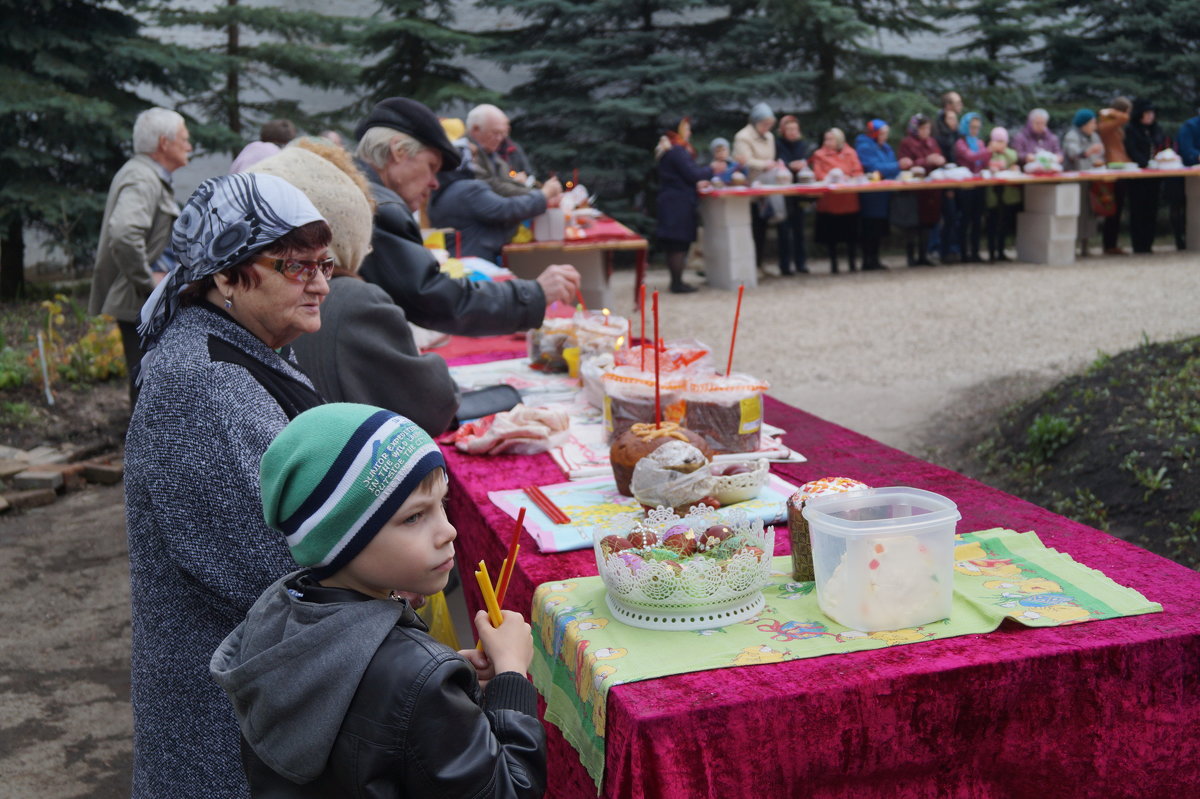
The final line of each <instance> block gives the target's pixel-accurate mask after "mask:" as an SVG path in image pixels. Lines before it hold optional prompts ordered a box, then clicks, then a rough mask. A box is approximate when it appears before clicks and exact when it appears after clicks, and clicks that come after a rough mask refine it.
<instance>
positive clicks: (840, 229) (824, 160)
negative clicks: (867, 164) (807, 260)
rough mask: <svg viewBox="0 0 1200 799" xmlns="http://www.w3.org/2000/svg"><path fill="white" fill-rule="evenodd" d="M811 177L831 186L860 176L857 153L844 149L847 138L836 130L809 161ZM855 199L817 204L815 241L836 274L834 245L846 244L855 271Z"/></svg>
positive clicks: (837, 197)
mask: <svg viewBox="0 0 1200 799" xmlns="http://www.w3.org/2000/svg"><path fill="white" fill-rule="evenodd" d="M810 165H811V166H812V171H813V177H815V178H816V179H817V180H826V179H829V180H830V181H831V182H835V181H837V180H840V179H843V178H852V177H858V176H859V175H861V174H862V173H863V168H862V164H860V163H859V161H858V153H856V152H854V148H853V147H847V146H846V134H845V133H842V131H841V130H840V129H838V128H830V129H829V130H827V131H826V132H825V139H824V143H823V144H822V145H821V148H820V149H819V150H817V151H816V152H815V153H813V154H812V158H811V160H810ZM858 208H859V206H858V195H857V194H855V193H852V192H846V193H844V194H843V193H831V194H823V195H821V199H819V200H817V222H816V235H815V236H814V238H815V240H816V241H817V242H818V243H821V244H824V245H825V246H826V247H827V248H828V249H829V271H831V272H835V273H836V272H837V271H838V263H837V245H838V243H839V242H845V243H846V258H847V260H849V262H850V271H851V272H854V271H856V270H857V269H858V265H857V264H856V263H855V259H856V257H857V252H856V244H857V240H858Z"/></svg>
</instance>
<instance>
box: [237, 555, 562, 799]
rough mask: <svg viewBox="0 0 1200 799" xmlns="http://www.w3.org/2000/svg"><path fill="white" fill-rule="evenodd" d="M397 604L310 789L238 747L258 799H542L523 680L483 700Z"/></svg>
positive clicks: (294, 586)
mask: <svg viewBox="0 0 1200 799" xmlns="http://www.w3.org/2000/svg"><path fill="white" fill-rule="evenodd" d="M285 585H286V587H287V588H288V589H290V590H293V591H298V592H302V593H303V601H304V602H314V603H346V602H364V601H365V602H377V601H379V600H373V599H371V598H369V597H366V596H363V595H362V594H359V593H357V592H355V591H350V590H345V589H340V588H325V587H322V586H317V585H315V584H313V583H312V582H310V581H307V580H306V579H305V578H304V577H302V576H301V577H298V578H295V579H292V580H289V581H287V582H286V584H285ZM404 604H405V608H404V611H403V613H402V614H401V615H400V618H399V620H398V621H397V622H396V624H395V626H394V627H392V629H391V630H390V631H389V632H388V633H387V637H386V638H385V639H384V641H383V643H382V645H380V647H379V648H378V650H376V653H375V656H374V657H373V658H371V661H370V663H369V665H368V666H367V668H366V671H365V672H364V674H363V677H362V679H361V680H360V681H359V683H358V689H357V690H356V691H355V693H354V698H353V700H351V702H350V705H349V708H348V710H347V711H346V715H345V717H344V720H343V721H342V724H341V728H340V729H339V730H338V732H337V734H336V737H335V738H334V740H333V744H332V749H331V751H330V754H329V758H328V761H327V763H326V766H325V769H324V771H323V772H321V774H320V776H318V777H317V778H316V779H315V780H314V781H312V782H308V783H305V784H303V785H298V784H296V783H294V782H292V781H290V780H288V779H286V778H285V777H282V776H280V775H279V774H277V773H276V772H275V771H273V770H271V769H270V768H269V767H268V766H267V765H266V764H265V763H264V762H263V761H262V760H261V759H259V757H258V756H257V755H256V754H255V752H254V750H253V749H251V748H250V746H249V744H247V742H246V740H245V738H243V740H242V757H243V763H244V766H245V769H246V774H247V776H248V777H249V779H250V788H251V795H252V796H253V797H255V799H284V798H285V797H286V799H317V797H320V799H337V798H338V797H347V799H349V797H354V799H375V798H376V797H379V798H380V799H382V797H388V799H396V798H397V797H431V799H432V798H433V797H437V799H450V797H502V798H504V799H508V798H509V797H511V798H512V799H518V798H519V799H526V798H527V797H540V796H542V794H543V792H544V791H545V784H546V732H545V730H544V729H543V727H542V724H541V722H540V721H538V718H537V695H536V692H535V691H534V688H533V685H532V684H531V683H530V682H529V680H527V679H526V678H525V677H524V675H520V674H515V673H512V672H506V673H504V674H499V675H497V676H496V677H495V678H494V679H492V680H491V682H489V683H488V686H487V690H486V691H484V692H482V693H481V692H480V690H479V683H478V680H477V679H476V677H475V669H474V668H473V667H472V666H471V665H470V664H469V663H467V661H466V660H464V659H463V658H462V657H461V656H459V655H458V654H457V653H456V652H452V651H451V650H450V649H448V648H447V647H445V646H442V645H441V644H439V643H437V642H436V641H434V640H433V639H432V638H430V637H429V635H428V634H427V633H426V632H425V629H426V628H425V625H424V623H423V622H422V621H421V619H420V618H419V617H418V616H417V614H416V613H415V612H414V611H413V609H412V608H411V607H408V605H407V602H405V603H404ZM264 654H266V655H270V653H269V652H268V653H264ZM319 656H320V655H319V653H312V657H319ZM260 657H261V655H260ZM329 679H330V680H336V679H337V675H336V674H331V675H330V677H329ZM283 722H284V723H286V722H287V719H286V718H285V719H283ZM307 732H308V730H304V729H298V730H296V731H295V734H296V735H297V736H301V737H303V736H304V735H305V734H306V733H307Z"/></svg>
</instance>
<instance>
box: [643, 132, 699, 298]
mask: <svg viewBox="0 0 1200 799" xmlns="http://www.w3.org/2000/svg"><path fill="white" fill-rule="evenodd" d="M664 138H665V139H666V145H667V146H666V147H665V148H663V149H661V150H660V153H661V154H660V155H659V156H658V200H657V208H658V224H657V226H656V227H655V229H654V237H655V240H656V241H657V243H658V248H659V249H660V250H662V251H663V252H664V253H665V254H666V256H667V269H669V270H670V272H671V292H672V293H673V294H687V293H689V292H693V291H695V290H696V287H695V286H690V285H688V284H687V283H684V282H683V264H684V261H685V260H686V258H687V251H688V247H690V246H691V244H692V242H693V241H695V240H696V208H697V206H698V205H699V204H700V198H699V197H698V196H697V194H696V186H697V184H698V183H700V182H701V181H705V180H711V179H712V176H713V168H712V166H701V165H700V164H697V163H696V150H695V148H694V147H692V123H691V120H689V119H688V118H687V117H684V118H683V119H681V120H679V121H678V122H676V123H675V124H673V125H672V126H671V128H670V129H669V130H668V131H667V132H666V133H665V134H664Z"/></svg>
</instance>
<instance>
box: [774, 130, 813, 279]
mask: <svg viewBox="0 0 1200 799" xmlns="http://www.w3.org/2000/svg"><path fill="white" fill-rule="evenodd" d="M775 153H776V155H778V156H779V160H780V161H783V163H784V164H785V165H786V166H787V168H788V169H789V170H790V171H791V173H792V179H793V180H795V178H796V176H797V174H799V172H800V170H802V169H804V168H805V167H807V166H808V154H809V146H808V142H806V141H805V140H804V137H803V136H802V135H801V134H800V120H798V119H796V118H795V117H794V116H792V115H791V114H788V115H787V116H785V117H784V118H783V119H781V120H779V137H778V138H777V139H775ZM784 206H785V207H786V208H787V218H786V219H784V221H782V222H780V223H779V227H778V230H779V274H781V275H791V274H794V272H793V269H794V270H795V272H807V271H808V265H807V261H808V251H807V249H806V248H805V245H804V204H803V202H802V201H801V200H800V198H799V197H787V198H785V199H784Z"/></svg>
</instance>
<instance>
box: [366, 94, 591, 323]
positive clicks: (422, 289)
mask: <svg viewBox="0 0 1200 799" xmlns="http://www.w3.org/2000/svg"><path fill="white" fill-rule="evenodd" d="M355 137H356V138H357V139H358V150H357V153H356V155H357V156H358V162H359V167H360V168H361V169H362V170H363V173H364V174H366V176H367V179H368V180H370V181H371V191H372V193H373V194H374V197H375V202H376V204H377V209H376V211H375V229H374V232H373V235H372V237H371V247H372V250H371V253H370V254H369V255H367V257H366V258H365V259H364V260H363V263H362V268H361V269H360V270H359V274H360V275H362V277H363V278H365V279H366V280H368V281H370V282H371V283H375V284H376V285H378V286H379V287H381V288H382V289H383V290H384V291H386V292H387V293H388V294H389V295H390V296H391V298H392V299H393V300H394V301H395V303H396V304H397V305H399V306H400V307H401V308H403V309H404V313H405V314H406V315H407V317H408V319H409V321H411V322H413V323H415V324H418V325H420V326H422V327H427V328H430V329H431V330H437V331H440V332H443V333H451V334H456V335H467V336H496V335H503V334H506V333H515V332H517V331H519V330H527V329H529V328H535V327H539V326H541V324H542V318H543V317H544V316H545V312H546V306H548V305H550V304H551V303H553V302H555V301H558V302H564V303H568V304H569V303H572V302H574V300H575V294H576V291H577V290H578V288H579V273H578V272H577V271H576V270H575V267H573V266H569V265H566V264H554V265H553V266H549V267H547V268H546V270H545V271H544V272H542V274H540V275H538V277H537V279H536V280H509V281H504V282H491V281H479V282H472V281H469V280H466V279H458V280H455V279H453V278H451V277H449V276H447V275H446V274H445V273H443V272H442V271H441V270H440V269H439V267H438V262H437V259H435V258H434V257H433V253H432V252H430V251H429V250H428V249H426V248H425V246H424V244H423V243H422V240H421V230H420V226H419V225H418V224H417V221H416V219H415V217H414V214H415V213H416V211H417V210H418V209H419V208H420V207H421V206H422V205H423V204H424V203H425V201H426V200H428V199H429V195H430V193H431V192H432V191H433V190H434V189H436V188H437V186H438V181H437V174H438V172H439V171H442V170H447V169H453V168H455V167H457V166H458V165H459V164H460V163H461V160H462V159H461V156H460V155H459V153H458V151H457V150H456V149H455V148H454V146H453V145H451V144H450V140H449V139H447V138H446V134H445V131H444V130H443V129H442V125H441V123H440V122H439V121H438V118H437V117H436V116H434V114H433V112H432V111H430V110H429V109H428V108H426V107H425V106H424V105H422V104H421V103H419V102H417V101H415V100H409V99H407V98H404V97H392V98H389V99H387V100H384V101H383V102H381V103H379V104H378V105H376V106H375V108H373V109H372V110H371V113H370V114H368V115H367V117H366V119H364V120H363V121H362V122H360V123H359V125H358V128H357V130H355Z"/></svg>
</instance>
